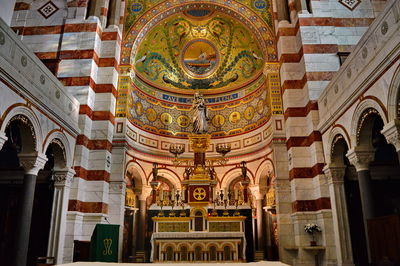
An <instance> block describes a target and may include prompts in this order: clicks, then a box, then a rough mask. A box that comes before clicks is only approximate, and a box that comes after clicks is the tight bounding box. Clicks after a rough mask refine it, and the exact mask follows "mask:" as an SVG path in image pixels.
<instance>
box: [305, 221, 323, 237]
mask: <svg viewBox="0 0 400 266" xmlns="http://www.w3.org/2000/svg"><path fill="white" fill-rule="evenodd" d="M304 231H306V233H309V234H312V235H313V234H314V233H315V232H321V231H322V230H321V228H320V227H319V226H318V225H316V224H306V225H305V226H304Z"/></svg>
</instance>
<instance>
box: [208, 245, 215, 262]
mask: <svg viewBox="0 0 400 266" xmlns="http://www.w3.org/2000/svg"><path fill="white" fill-rule="evenodd" d="M209 258H210V261H216V260H217V248H216V247H215V246H211V247H210V257H209Z"/></svg>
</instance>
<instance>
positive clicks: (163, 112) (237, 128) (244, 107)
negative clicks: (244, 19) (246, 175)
mask: <svg viewBox="0 0 400 266" xmlns="http://www.w3.org/2000/svg"><path fill="white" fill-rule="evenodd" d="M262 80H263V81H264V83H261V85H260V87H258V89H256V90H249V91H247V92H248V93H249V94H248V95H247V96H245V97H241V98H239V99H237V100H235V101H226V102H221V103H215V98H219V97H223V96H217V97H213V96H208V97H205V100H206V102H208V109H209V116H210V119H211V120H210V122H209V132H210V133H211V134H212V136H213V137H222V136H232V135H236V134H241V133H244V132H247V131H250V130H253V129H255V128H258V127H260V126H262V125H264V124H265V123H266V122H267V121H268V119H269V117H270V115H271V112H270V108H268V107H267V106H265V104H266V103H267V102H269V100H268V99H269V94H268V90H267V89H266V86H267V84H266V83H265V81H266V80H265V78H263V79H262ZM244 91H246V89H244ZM153 92H154V91H153ZM127 102H128V103H127V109H128V110H129V111H128V113H127V118H128V119H129V121H130V122H131V123H132V124H133V125H134V126H135V127H138V128H140V129H142V130H145V131H148V132H152V133H155V134H160V135H164V136H178V137H186V136H188V134H189V133H190V132H191V129H192V126H191V124H190V122H191V121H190V117H191V116H190V108H191V103H190V102H188V103H187V104H180V103H176V102H171V103H170V102H166V101H163V100H162V99H161V100H159V99H157V98H155V97H154V95H148V94H146V93H144V92H143V91H141V90H139V89H138V88H133V90H132V91H131V93H130V95H129V97H128V100H127ZM210 102H214V103H213V104H211V103H210ZM138 106H140V107H139V108H138Z"/></svg>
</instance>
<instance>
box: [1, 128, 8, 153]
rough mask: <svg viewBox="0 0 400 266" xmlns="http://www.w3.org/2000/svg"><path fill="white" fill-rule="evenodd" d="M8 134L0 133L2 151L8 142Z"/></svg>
mask: <svg viewBox="0 0 400 266" xmlns="http://www.w3.org/2000/svg"><path fill="white" fill-rule="evenodd" d="M7 139H8V138H7V136H6V134H4V133H2V132H0V150H1V149H2V148H3V145H4V143H5V142H6V141H7Z"/></svg>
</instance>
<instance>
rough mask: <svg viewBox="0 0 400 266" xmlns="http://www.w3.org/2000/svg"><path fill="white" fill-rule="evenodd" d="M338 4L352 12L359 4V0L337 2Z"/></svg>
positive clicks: (340, 0)
mask: <svg viewBox="0 0 400 266" xmlns="http://www.w3.org/2000/svg"><path fill="white" fill-rule="evenodd" d="M339 3H341V4H342V5H344V6H345V7H347V8H348V9H350V10H354V9H355V8H356V7H357V6H358V5H359V4H360V3H361V0H339Z"/></svg>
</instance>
